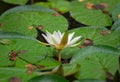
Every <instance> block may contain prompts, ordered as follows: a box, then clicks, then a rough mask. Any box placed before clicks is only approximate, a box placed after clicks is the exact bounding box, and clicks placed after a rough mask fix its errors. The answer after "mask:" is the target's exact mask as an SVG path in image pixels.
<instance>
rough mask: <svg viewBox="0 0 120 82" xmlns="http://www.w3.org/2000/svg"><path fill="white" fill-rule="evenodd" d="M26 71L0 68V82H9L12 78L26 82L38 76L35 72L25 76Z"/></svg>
mask: <svg viewBox="0 0 120 82" xmlns="http://www.w3.org/2000/svg"><path fill="white" fill-rule="evenodd" d="M26 70H27V69H26V68H25V69H23V68H22V69H21V68H14V67H13V68H11V67H0V82H9V81H10V79H12V78H19V80H20V81H22V82H27V81H28V80H29V79H30V78H32V77H34V76H36V75H38V73H37V72H34V73H32V74H27V73H26Z"/></svg>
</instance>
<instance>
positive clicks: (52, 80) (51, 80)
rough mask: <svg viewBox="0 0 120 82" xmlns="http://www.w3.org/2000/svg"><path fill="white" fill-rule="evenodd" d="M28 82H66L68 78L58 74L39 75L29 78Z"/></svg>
mask: <svg viewBox="0 0 120 82" xmlns="http://www.w3.org/2000/svg"><path fill="white" fill-rule="evenodd" d="M28 82H68V80H66V79H65V78H63V77H61V76H58V75H41V76H37V77H34V78H32V79H30V80H29V81H28Z"/></svg>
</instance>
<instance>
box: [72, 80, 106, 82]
mask: <svg viewBox="0 0 120 82" xmlns="http://www.w3.org/2000/svg"><path fill="white" fill-rule="evenodd" d="M74 82H106V81H103V80H76V81H74Z"/></svg>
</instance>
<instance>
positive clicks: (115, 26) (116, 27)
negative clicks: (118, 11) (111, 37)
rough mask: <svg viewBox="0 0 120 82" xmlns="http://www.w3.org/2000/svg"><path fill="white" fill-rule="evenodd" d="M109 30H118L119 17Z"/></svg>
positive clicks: (119, 28) (119, 27)
mask: <svg viewBox="0 0 120 82" xmlns="http://www.w3.org/2000/svg"><path fill="white" fill-rule="evenodd" d="M111 30H112V31H118V32H119V30H120V19H118V20H116V21H115V23H114V24H113V26H112V28H111Z"/></svg>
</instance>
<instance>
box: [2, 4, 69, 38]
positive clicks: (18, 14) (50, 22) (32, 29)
mask: <svg viewBox="0 0 120 82" xmlns="http://www.w3.org/2000/svg"><path fill="white" fill-rule="evenodd" d="M54 14H56V12H55V11H53V10H50V9H47V8H44V7H40V6H18V7H15V8H13V9H10V10H8V11H6V12H5V13H4V14H2V16H1V18H0V23H1V24H2V25H1V28H2V30H3V31H7V32H8V31H9V32H18V33H21V34H25V35H29V36H34V37H36V36H37V30H36V28H38V29H40V30H42V31H46V30H48V31H49V32H53V31H54V30H58V29H59V30H60V31H65V30H66V29H67V27H68V23H67V20H66V19H65V18H64V17H63V16H61V15H59V16H55V15H54Z"/></svg>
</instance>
